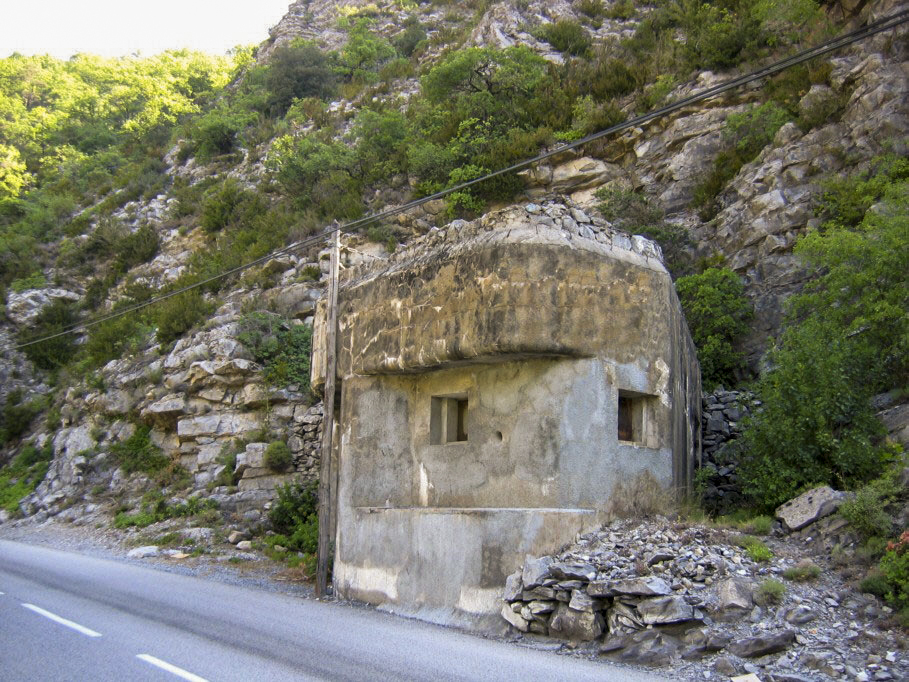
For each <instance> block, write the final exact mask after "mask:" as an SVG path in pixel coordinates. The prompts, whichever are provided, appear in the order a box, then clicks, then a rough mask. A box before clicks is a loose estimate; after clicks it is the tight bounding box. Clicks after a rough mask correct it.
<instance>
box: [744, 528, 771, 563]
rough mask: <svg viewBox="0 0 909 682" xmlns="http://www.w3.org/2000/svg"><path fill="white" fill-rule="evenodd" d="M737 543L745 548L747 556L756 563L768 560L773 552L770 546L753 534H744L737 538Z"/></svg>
mask: <svg viewBox="0 0 909 682" xmlns="http://www.w3.org/2000/svg"><path fill="white" fill-rule="evenodd" d="M739 544H740V545H741V546H742V547H743V548H744V549H745V553H746V554H747V555H748V558H749V559H751V560H752V561H756V562H758V563H764V562H767V561H770V560H771V559H772V558H773V552H771V551H770V548H769V547H768V546H767V545H765V544H764V543H763V542H761V541H760V540H759V539H758V538H756V537H754V536H753V535H746V536H744V537H742V538H741V540H739Z"/></svg>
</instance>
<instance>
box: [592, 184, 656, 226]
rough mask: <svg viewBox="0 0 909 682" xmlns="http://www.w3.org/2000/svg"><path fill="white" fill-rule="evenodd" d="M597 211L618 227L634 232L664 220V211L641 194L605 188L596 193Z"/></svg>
mask: <svg viewBox="0 0 909 682" xmlns="http://www.w3.org/2000/svg"><path fill="white" fill-rule="evenodd" d="M594 196H596V198H597V199H599V201H600V203H599V204H597V209H598V210H599V212H600V213H601V214H602V215H603V217H604V218H606V220H608V221H609V222H611V223H612V224H613V225H615V226H616V227H619V228H621V229H623V230H626V231H628V232H634V231H635V230H637V229H638V228H640V227H646V226H648V225H655V224H656V223H658V222H660V221H661V220H662V219H663V210H662V209H661V208H659V207H658V206H656V205H654V203H653V202H651V201H650V199H648V198H647V196H646V195H645V194H643V193H641V192H635V191H631V190H624V189H615V188H612V187H603V188H601V189H598V190H597V191H596V194H595V195H594Z"/></svg>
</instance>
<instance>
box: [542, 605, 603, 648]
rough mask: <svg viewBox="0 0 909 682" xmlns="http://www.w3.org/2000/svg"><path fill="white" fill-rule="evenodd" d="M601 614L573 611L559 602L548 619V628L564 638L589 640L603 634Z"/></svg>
mask: <svg viewBox="0 0 909 682" xmlns="http://www.w3.org/2000/svg"><path fill="white" fill-rule="evenodd" d="M604 627H605V623H604V621H603V616H602V615H601V614H599V613H594V612H592V611H575V610H574V609H572V608H571V607H570V606H568V604H566V603H564V602H560V603H559V605H558V607H557V608H556V610H555V613H554V614H553V616H552V619H551V620H550V621H549V629H550V631H552V632H555V633H558V634H560V635H561V636H562V637H564V638H565V639H570V640H575V641H577V640H579V641H582V642H589V641H592V640H594V639H596V638H597V637H599V636H600V635H602V634H603V628H604Z"/></svg>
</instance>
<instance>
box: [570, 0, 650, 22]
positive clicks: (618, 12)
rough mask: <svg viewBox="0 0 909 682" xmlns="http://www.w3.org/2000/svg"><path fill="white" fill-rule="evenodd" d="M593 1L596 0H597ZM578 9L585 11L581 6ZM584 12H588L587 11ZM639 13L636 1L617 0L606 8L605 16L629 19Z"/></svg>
mask: <svg viewBox="0 0 909 682" xmlns="http://www.w3.org/2000/svg"><path fill="white" fill-rule="evenodd" d="M589 1H590V0H588V2H589ZM593 1H594V2H596V0H593ZM600 4H602V3H600ZM578 9H579V10H580V11H582V12H583V11H584V10H581V9H580V7H579V8H578ZM584 13H585V14H587V12H584ZM637 13H638V11H637V9H636V8H635V6H634V2H633V1H632V0H615V2H613V3H612V5H610V7H609V9H608V10H606V12H605V13H604V15H603V16H605V17H606V18H607V19H621V20H623V21H627V20H628V19H632V18H634V17H635V16H636V15H637Z"/></svg>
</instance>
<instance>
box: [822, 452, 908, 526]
mask: <svg viewBox="0 0 909 682" xmlns="http://www.w3.org/2000/svg"><path fill="white" fill-rule="evenodd" d="M898 479H899V472H898V470H897V469H896V468H891V469H889V470H888V471H887V472H886V473H885V474H884V475H883V476H880V477H879V478H876V479H874V480H873V481H871V482H870V483H868V484H866V485H863V486H862V487H861V488H859V489H858V490H857V491H856V493H855V497H854V498H852V499H851V500H846V501H845V502H843V504H842V505H840V508H839V509H838V510H837V511H838V512H839V515H840V516H842V517H843V518H844V519H846V520H847V521H848V522H849V525H851V526H852V528H853V529H855V531H856V532H858V533H859V535H861V536H862V537H863V538H865V539H869V538H873V537H888V536H889V535H890V533H891V530H892V525H893V522H892V521H891V520H890V516H889V515H888V514H887V511H886V509H887V505H889V504H890V503H891V502H894V501H895V500H896V499H897V497H898V496H899V494H900V493H901V492H903V491H902V489H901V486H900V485H899V481H898Z"/></svg>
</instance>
